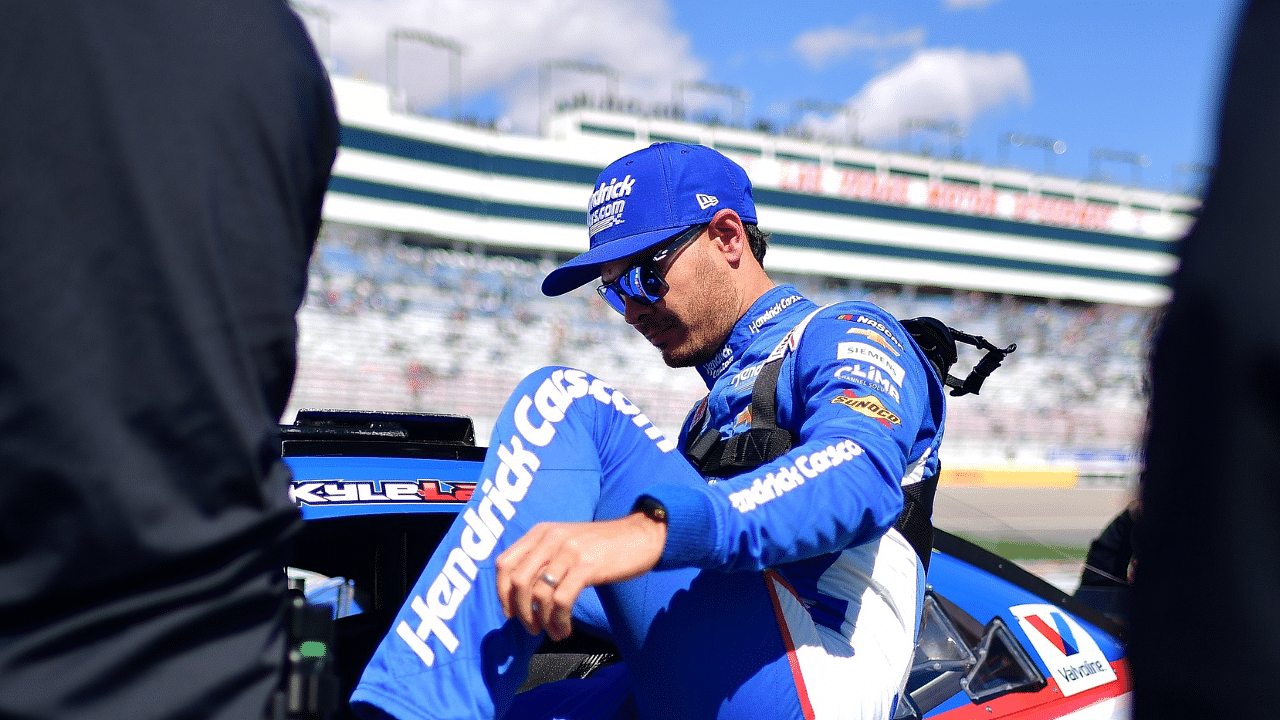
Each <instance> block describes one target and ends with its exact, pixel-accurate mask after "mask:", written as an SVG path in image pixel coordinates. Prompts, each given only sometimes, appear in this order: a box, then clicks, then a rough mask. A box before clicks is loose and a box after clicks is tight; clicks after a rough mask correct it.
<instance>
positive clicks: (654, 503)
mask: <svg viewBox="0 0 1280 720" xmlns="http://www.w3.org/2000/svg"><path fill="white" fill-rule="evenodd" d="M631 512H633V513H637V512H640V513H644V516H645V517H647V518H649V519H650V520H653V521H656V522H660V523H662V524H663V525H666V524H667V506H666V505H663V504H662V503H661V502H659V501H658V499H657V498H653V497H650V496H648V495H641V496H640V497H639V498H637V499H636V504H635V505H633V506H631Z"/></svg>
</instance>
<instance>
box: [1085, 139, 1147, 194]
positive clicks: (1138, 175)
mask: <svg viewBox="0 0 1280 720" xmlns="http://www.w3.org/2000/svg"><path fill="white" fill-rule="evenodd" d="M1103 161H1110V162H1121V163H1128V164H1129V165H1130V166H1131V167H1132V168H1133V184H1134V185H1141V184H1142V168H1144V167H1148V166H1150V165H1151V158H1149V157H1147V156H1146V155H1142V154H1140V153H1135V152H1129V151H1127V150H1110V149H1108V148H1094V149H1093V150H1092V151H1090V152H1089V179H1090V180H1096V179H1098V177H1099V174H1098V173H1099V168H1100V165H1101V163H1102V162H1103Z"/></svg>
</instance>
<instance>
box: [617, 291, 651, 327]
mask: <svg viewBox="0 0 1280 720" xmlns="http://www.w3.org/2000/svg"><path fill="white" fill-rule="evenodd" d="M623 302H624V303H625V305H624V307H625V308H626V312H624V313H623V314H622V316H623V317H624V318H626V319H627V323H628V324H630V325H635V324H636V323H638V322H640V321H641V320H643V319H644V318H645V317H646V316H647V315H648V314H649V313H651V312H653V306H652V305H646V304H644V303H642V302H638V301H636V300H635V299H634V298H631V297H624V298H623Z"/></svg>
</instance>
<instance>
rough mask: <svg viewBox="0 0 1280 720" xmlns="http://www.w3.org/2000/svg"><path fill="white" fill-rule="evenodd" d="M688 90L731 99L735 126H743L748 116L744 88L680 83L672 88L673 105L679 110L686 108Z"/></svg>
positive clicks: (691, 82) (694, 81)
mask: <svg viewBox="0 0 1280 720" xmlns="http://www.w3.org/2000/svg"><path fill="white" fill-rule="evenodd" d="M686 90H697V91H699V92H704V93H707V94H709V95H720V96H723V97H727V98H729V102H730V112H732V113H733V125H734V126H735V127H737V126H740V125H741V124H742V120H743V117H744V116H745V115H746V114H747V94H746V93H745V92H744V91H743V90H742V88H740V87H737V86H735V85H721V84H717V83H706V82H702V81H700V80H693V81H689V82H678V83H676V84H674V85H672V86H671V104H672V105H675V106H676V107H677V108H681V107H684V93H685V91H686Z"/></svg>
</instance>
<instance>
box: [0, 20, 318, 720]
mask: <svg viewBox="0 0 1280 720" xmlns="http://www.w3.org/2000/svg"><path fill="white" fill-rule="evenodd" d="M0 18H2V19H0V143H3V147H2V148H0V717H6V718H8V717H23V718H59V719H60V720H64V719H65V720H76V719H81V718H113V719H124V718H128V719H129V720H140V719H143V718H178V717H181V718H227V719H231V718H235V719H236V720H243V719H244V718H258V717H262V716H263V713H264V711H265V709H266V705H267V702H268V699H269V697H270V695H271V693H272V691H273V690H274V689H275V687H276V685H277V683H278V681H279V675H280V672H281V666H282V663H283V638H282V636H281V625H280V622H281V618H282V606H283V599H284V597H285V593H286V586H285V579H284V576H283V565H284V563H285V560H286V554H285V553H286V546H287V542H288V538H289V536H290V534H291V533H292V532H293V531H294V530H295V529H296V527H297V525H298V523H299V522H300V521H299V519H298V514H297V511H296V510H295V509H294V508H293V507H292V505H291V504H290V502H289V500H288V497H287V494H286V486H287V481H288V471H287V469H286V468H285V466H284V465H283V464H282V463H281V462H280V459H279V446H278V442H277V440H276V439H275V436H276V423H277V422H278V420H279V417H280V415H281V413H282V411H283V409H284V406H285V402H286V400H287V398H288V395H289V391H290V387H291V384H292V381H293V375H294V370H295V364H296V350H295V346H296V335H297V329H296V324H295V319H294V314H295V312H296V310H297V308H298V306H299V304H300V302H301V300H302V298H303V293H304V290H305V286H306V267H307V261H308V258H309V256H310V253H311V250H312V246H313V244H314V242H315V237H316V234H317V232H318V229H319V223H320V204H321V200H322V197H323V193H324V190H325V187H326V185H327V181H328V175H329V169H330V167H331V165H332V162H333V158H334V153H335V148H336V143H337V135H338V128H337V120H336V117H335V113H334V107H333V98H332V95H331V91H330V88H329V84H328V80H327V78H326V75H325V72H324V68H323V66H322V65H321V64H320V62H319V60H318V59H317V57H316V54H315V51H314V49H313V48H312V46H311V43H310V41H309V39H308V38H307V36H306V33H305V30H304V28H303V27H302V25H301V23H300V22H299V21H298V19H297V18H296V17H295V16H294V15H293V14H292V13H291V12H290V10H289V9H288V7H287V6H286V5H285V3H284V2H283V0H198V1H197V0H112V1H111V2H102V0H40V1H39V2H30V1H29V0H0Z"/></svg>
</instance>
